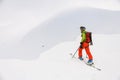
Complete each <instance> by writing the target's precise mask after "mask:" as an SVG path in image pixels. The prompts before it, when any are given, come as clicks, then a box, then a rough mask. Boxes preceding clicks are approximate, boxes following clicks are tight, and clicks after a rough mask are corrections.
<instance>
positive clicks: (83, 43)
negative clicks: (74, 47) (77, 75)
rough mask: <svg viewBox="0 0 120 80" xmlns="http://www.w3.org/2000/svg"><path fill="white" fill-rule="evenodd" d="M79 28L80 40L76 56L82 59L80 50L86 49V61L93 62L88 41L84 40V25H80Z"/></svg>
mask: <svg viewBox="0 0 120 80" xmlns="http://www.w3.org/2000/svg"><path fill="white" fill-rule="evenodd" d="M80 30H81V37H82V39H81V42H80V47H79V49H78V58H79V59H80V60H83V57H82V50H83V49H85V51H86V54H87V55H88V59H89V60H88V61H87V63H88V64H93V56H92V54H91V52H90V49H89V43H88V42H87V41H86V32H87V31H86V28H85V27H84V26H81V27H80Z"/></svg>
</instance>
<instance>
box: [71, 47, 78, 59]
mask: <svg viewBox="0 0 120 80" xmlns="http://www.w3.org/2000/svg"><path fill="white" fill-rule="evenodd" d="M78 49H79V47H78V48H77V50H76V51H75V53H74V54H73V56H72V58H73V57H74V56H75V54H76V53H77V51H78Z"/></svg>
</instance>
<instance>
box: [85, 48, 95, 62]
mask: <svg viewBox="0 0 120 80" xmlns="http://www.w3.org/2000/svg"><path fill="white" fill-rule="evenodd" d="M85 51H86V53H87V55H88V58H89V60H93V56H92V54H91V52H90V49H89V46H88V47H86V48H85Z"/></svg>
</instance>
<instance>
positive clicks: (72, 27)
mask: <svg viewBox="0 0 120 80" xmlns="http://www.w3.org/2000/svg"><path fill="white" fill-rule="evenodd" d="M119 14H120V11H109V10H103V9H96V8H79V9H74V10H69V11H65V12H63V13H60V14H59V15H57V16H55V17H54V18H51V19H49V20H47V21H45V22H44V23H43V24H41V25H39V26H37V27H36V28H34V29H33V30H31V31H30V32H29V33H28V34H27V35H25V37H24V38H23V40H22V42H21V43H20V44H21V46H22V48H23V47H24V48H25V49H26V52H27V53H31V54H34V55H36V56H35V57H31V58H36V57H37V56H38V55H39V54H40V53H42V52H44V51H46V50H48V49H50V48H51V47H53V46H55V45H57V44H59V43H61V42H63V41H73V40H74V39H75V38H76V36H78V35H79V34H80V30H79V27H80V26H81V25H83V26H85V27H86V28H87V30H88V31H92V32H93V34H119V33H120V31H119V25H120V23H119V21H120V15H119ZM113 27H114V28H113ZM113 29H115V30H113ZM29 49H30V50H33V51H30V52H29ZM35 51H39V52H36V53H34V52H35ZM27 53H24V54H26V55H28V54H27Z"/></svg>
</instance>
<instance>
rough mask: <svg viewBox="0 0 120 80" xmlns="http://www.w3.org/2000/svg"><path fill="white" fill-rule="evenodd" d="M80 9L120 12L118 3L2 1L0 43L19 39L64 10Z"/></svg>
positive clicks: (108, 0) (92, 0) (97, 0)
mask: <svg viewBox="0 0 120 80" xmlns="http://www.w3.org/2000/svg"><path fill="white" fill-rule="evenodd" d="M80 7H93V8H102V9H108V10H120V1H119V0H84V1H83V0H2V1H1V2H0V11H1V12H0V37H1V38H2V39H3V40H2V41H5V40H6V41H7V40H8V39H10V37H11V38H13V39H14V38H21V37H22V36H23V35H25V34H26V33H28V32H29V31H30V30H32V29H33V28H34V27H36V26H37V25H40V24H41V23H42V22H44V21H45V20H47V19H49V18H51V17H54V16H55V15H57V14H59V13H61V12H64V11H66V10H70V9H74V8H80ZM13 39H11V40H13Z"/></svg>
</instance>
